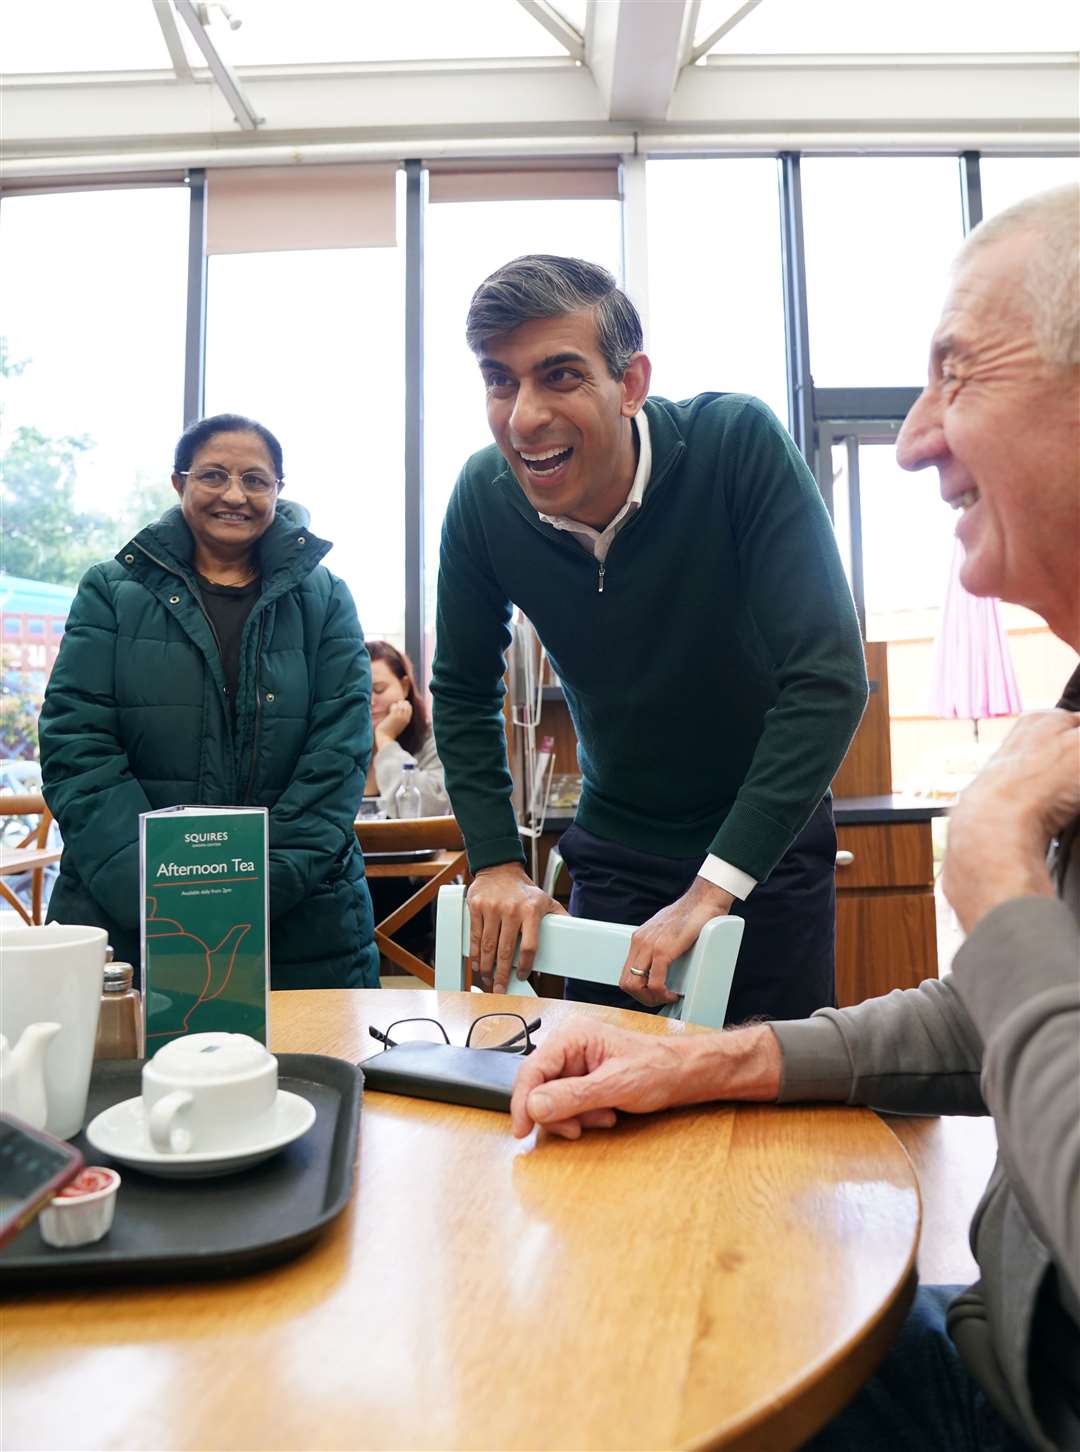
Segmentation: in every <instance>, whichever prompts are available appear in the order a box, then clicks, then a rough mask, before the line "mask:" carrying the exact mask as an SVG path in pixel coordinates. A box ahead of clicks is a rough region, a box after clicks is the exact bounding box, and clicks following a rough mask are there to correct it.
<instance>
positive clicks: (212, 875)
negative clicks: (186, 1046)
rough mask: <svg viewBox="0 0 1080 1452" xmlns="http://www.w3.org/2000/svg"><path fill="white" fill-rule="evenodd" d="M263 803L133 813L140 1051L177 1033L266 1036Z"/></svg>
mask: <svg viewBox="0 0 1080 1452" xmlns="http://www.w3.org/2000/svg"><path fill="white" fill-rule="evenodd" d="M267 829H268V817H267V812H266V808H265V807H171V808H167V809H165V810H163V811H159V812H143V813H142V814H141V815H140V817H139V885H140V889H141V896H142V965H143V1011H144V1014H145V1017H146V1053H147V1057H150V1056H151V1055H152V1054H153V1053H154V1052H155V1050H156V1049H159V1048H160V1047H161V1046H162V1044H164V1043H167V1042H168V1041H169V1040H170V1039H174V1038H177V1037H179V1036H180V1035H181V1034H188V1033H205V1032H208V1031H211V1030H217V1031H221V1032H226V1033H240V1034H250V1035H251V1037H252V1038H255V1039H258V1040H259V1041H260V1043H264V1044H265V1043H266V1042H267V1037H268V1007H269V991H270V940H269V933H268V921H269V899H268V872H267Z"/></svg>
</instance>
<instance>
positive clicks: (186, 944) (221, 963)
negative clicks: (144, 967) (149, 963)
mask: <svg viewBox="0 0 1080 1452" xmlns="http://www.w3.org/2000/svg"><path fill="white" fill-rule="evenodd" d="M250 932H251V924H250V923H234V924H233V926H232V927H231V928H229V930H228V932H227V933H226V934H225V936H224V937H223V938H222V939H221V941H220V942H219V943H216V944H214V945H213V946H211V945H210V944H209V943H207V942H205V941H204V940H203V939H202V938H200V937H198V936H197V935H196V934H195V933H192V932H190V931H189V930H188V929H187V928H186V927H185V926H184V925H183V923H181V922H179V921H178V920H177V919H176V918H165V917H159V916H158V900H157V898H156V897H147V899H146V937H147V939H148V940H150V939H153V940H154V941H155V942H157V943H158V944H159V946H160V945H161V944H162V942H163V940H169V939H171V940H172V941H171V942H169V944H168V946H169V949H170V956H174V957H175V960H176V963H177V967H178V984H177V988H176V992H177V996H178V997H179V996H183V997H187V996H188V995H190V996H191V998H192V999H193V1002H191V1004H190V1007H188V1009H187V1011H186V1012H185V1013H184V1016H183V1027H182V1028H181V1029H179V1030H176V1031H173V1032H179V1033H190V1032H191V1017H192V1015H193V1014H194V1012H195V1010H196V1009H197V1008H198V1007H199V1006H200V1005H201V1004H204V1003H211V1002H212V1001H213V1000H214V999H215V998H217V997H218V996H219V995H220V994H221V993H222V991H223V990H224V988H225V986H226V984H227V983H228V981H229V979H230V978H231V977H232V972H233V968H234V967H235V966H236V955H237V953H238V952H239V951H240V944H241V943H242V942H243V941H244V939H245V938H246V937H247V935H248V933H250ZM159 961H160V960H159ZM200 971H201V976H202V984H201V986H197V983H196V976H197V975H198V974H199V972H200ZM185 980H186V981H185ZM181 985H182V986H181ZM171 1036H172V1033H170V1034H169V1035H162V1034H153V1033H152V1034H150V1035H149V1037H150V1038H161V1037H171Z"/></svg>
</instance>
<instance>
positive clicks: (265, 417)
mask: <svg viewBox="0 0 1080 1452" xmlns="http://www.w3.org/2000/svg"><path fill="white" fill-rule="evenodd" d="M211 205H212V202H211ZM403 316H404V295H403V278H402V267H401V253H400V250H399V249H398V248H397V247H377V246H373V247H342V248H336V249H332V250H312V251H295V252H243V253H235V254H229V255H224V256H215V257H211V258H210V259H209V262H208V269H207V327H206V336H207V343H206V405H205V411H206V413H207V414H214V413H242V414H247V415H249V416H250V417H252V418H255V419H257V420H258V421H259V422H260V423H262V424H265V425H266V427H267V428H268V429H270V431H271V432H272V433H274V434H276V435H277V437H278V439H279V440H280V442H281V447H282V451H283V454H284V458H285V488H284V491H283V495H282V497H283V499H292V500H295V501H297V502H298V503H300V504H302V505H303V506H304V507H305V508H306V509H307V510H308V511H309V513H310V515H311V528H312V530H313V531H314V532H315V534H316V535H319V536H321V537H322V538H324V539H328V540H330V541H331V542H332V544H333V546H334V548H333V550H332V551H331V553H330V554H329V555H328V556H327V558H326V564H327V566H328V568H329V569H330V570H332V571H333V572H334V574H336V575H340V576H341V577H342V578H343V579H344V580H345V582H346V583H347V584H348V586H349V588H350V589H351V591H352V593H353V597H354V599H355V600H356V608H357V612H358V613H359V616H360V622H361V624H362V625H363V628H364V634H365V635H366V636H368V637H369V638H371V639H376V638H380V637H386V636H389V637H390V638H391V639H394V640H401V639H402V638H403V635H404V628H405V566H404V555H405V519H404V513H405V511H404V498H405V473H404V355H403V341H402V340H403V336H404V329H403V321H402V320H403Z"/></svg>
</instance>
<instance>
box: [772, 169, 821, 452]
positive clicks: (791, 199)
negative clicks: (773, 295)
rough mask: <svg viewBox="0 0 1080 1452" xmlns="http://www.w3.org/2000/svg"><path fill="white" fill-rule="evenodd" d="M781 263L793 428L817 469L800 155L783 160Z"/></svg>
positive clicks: (794, 435)
mask: <svg viewBox="0 0 1080 1452" xmlns="http://www.w3.org/2000/svg"><path fill="white" fill-rule="evenodd" d="M779 165H780V259H781V266H782V268H783V281H784V335H785V337H786V339H787V384H788V428H789V429H790V430H791V436H792V438H793V439H794V440H795V442H796V444H797V445H798V446H799V448H800V450H801V451H802V455H803V458H804V459H805V460H806V462H807V463H808V464H809V465H810V467H811V469H813V467H814V383H813V378H812V377H811V374H810V324H809V321H808V318H807V309H806V252H805V248H804V246H803V215H802V178H801V176H800V172H799V157H798V154H797V153H796V152H791V151H786V152H782V153H781V154H780V158H779Z"/></svg>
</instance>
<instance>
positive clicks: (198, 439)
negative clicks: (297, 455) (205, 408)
mask: <svg viewBox="0 0 1080 1452" xmlns="http://www.w3.org/2000/svg"><path fill="white" fill-rule="evenodd" d="M248 433H250V434H258V436H259V438H260V439H262V441H263V443H264V444H265V445H266V451H267V453H268V454H269V455H270V461H271V463H272V464H273V466H274V473H275V474H276V475H277V477H278V478H279V479H284V477H285V463H284V460H283V459H282V456H281V445H280V444H279V443H278V441H277V439H276V438H275V437H274V435H273V434H272V433H271V432H270V430H269V429H268V428H267V427H266V425H265V424H261V423H258V422H257V421H256V420H255V419H253V418H245V417H244V415H243V414H242V413H215V414H214V415H213V417H212V418H200V419H197V420H196V422H195V423H192V424H188V426H187V428H186V429H185V430H184V432H183V433H182V434H181V435H180V438H179V439H178V440H177V444H176V451H175V452H174V454H173V470H174V471H175V472H176V473H177V474H186V473H187V472H188V470H189V469H190V468H191V464H192V461H193V459H194V458H195V455H196V454H197V453H198V452H199V450H200V449H201V448H202V446H203V444H205V443H206V442H207V440H209V439H212V438H213V437H214V435H215V434H248Z"/></svg>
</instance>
